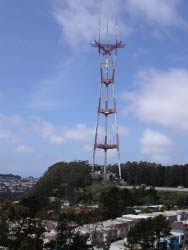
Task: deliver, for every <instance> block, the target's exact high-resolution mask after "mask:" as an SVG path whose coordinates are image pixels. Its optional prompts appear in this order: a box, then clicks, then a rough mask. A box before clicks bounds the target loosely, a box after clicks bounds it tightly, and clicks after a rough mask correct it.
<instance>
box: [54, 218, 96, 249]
mask: <svg viewBox="0 0 188 250" xmlns="http://www.w3.org/2000/svg"><path fill="white" fill-rule="evenodd" d="M76 227H77V226H76V225H75V224H71V222H70V221H68V220H66V219H65V218H64V215H60V218H59V222H58V227H57V232H58V234H57V239H56V245H55V250H61V249H63V250H80V249H82V250H91V249H93V248H92V246H89V245H88V244H87V240H88V238H89V235H81V234H80V232H79V230H78V229H77V228H76Z"/></svg>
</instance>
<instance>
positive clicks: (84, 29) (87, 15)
mask: <svg viewBox="0 0 188 250" xmlns="http://www.w3.org/2000/svg"><path fill="white" fill-rule="evenodd" d="M123 2H124V1H123V0H115V1H114V0H102V1H100V0H90V1H87V0H76V1H75V0H65V1H60V0H56V1H55V4H54V2H53V5H54V16H55V18H56V20H57V22H58V23H59V24H60V26H61V27H62V31H63V35H64V37H65V38H66V40H67V41H68V42H69V43H70V45H71V46H72V47H75V48H77V50H78V45H79V46H81V45H82V43H83V41H84V42H87V44H88V42H90V41H91V40H93V39H95V38H96V37H97V32H98V22H99V17H100V19H101V24H102V25H101V29H102V32H101V35H103V36H104V35H105V34H106V25H107V23H108V24H109V29H110V30H109V31H110V32H112V31H114V26H115V21H116V18H117V17H118V22H119V26H120V27H121V28H122V30H121V33H123V34H128V33H129V32H131V29H132V28H131V27H130V26H129V25H125V24H123V22H122V18H121V13H122V10H123V6H124V4H123ZM104 17H105V18H104ZM104 27H105V31H104ZM82 47H83V45H82Z"/></svg>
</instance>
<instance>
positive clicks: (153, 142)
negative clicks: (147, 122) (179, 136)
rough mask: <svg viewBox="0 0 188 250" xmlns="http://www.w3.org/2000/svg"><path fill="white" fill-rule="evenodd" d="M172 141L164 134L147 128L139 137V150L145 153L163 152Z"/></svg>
mask: <svg viewBox="0 0 188 250" xmlns="http://www.w3.org/2000/svg"><path fill="white" fill-rule="evenodd" d="M172 145H173V143H172V141H171V140H170V139H169V138H168V137H167V136H166V135H164V134H162V133H160V132H158V131H154V130H151V129H147V130H145V131H144V134H143V136H142V138H141V139H140V146H141V152H142V153H146V154H163V153H166V152H167V151H169V149H170V148H171V147H172Z"/></svg>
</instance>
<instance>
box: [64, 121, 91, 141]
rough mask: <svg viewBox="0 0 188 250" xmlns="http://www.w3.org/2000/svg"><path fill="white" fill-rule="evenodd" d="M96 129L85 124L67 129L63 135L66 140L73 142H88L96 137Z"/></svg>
mask: <svg viewBox="0 0 188 250" xmlns="http://www.w3.org/2000/svg"><path fill="white" fill-rule="evenodd" d="M94 131H95V130H94V129H93V128H89V127H87V126H86V125H85V124H76V125H75V126H74V127H72V128H68V129H65V130H64V132H63V134H64V136H65V138H67V139H71V140H88V139H90V138H91V136H93V135H94Z"/></svg>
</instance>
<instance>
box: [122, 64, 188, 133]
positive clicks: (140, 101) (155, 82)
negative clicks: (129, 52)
mask: <svg viewBox="0 0 188 250" xmlns="http://www.w3.org/2000/svg"><path fill="white" fill-rule="evenodd" d="M137 81H138V83H139V84H138V85H137V90H135V91H134V92H132V93H125V95H124V99H125V100H126V101H127V102H128V105H127V108H126V110H129V111H131V112H132V113H134V115H136V116H137V117H138V118H139V119H140V120H141V121H144V122H150V123H156V124H160V125H163V126H166V127H171V128H174V129H176V130H182V131H187V132H188V112H187V107H188V98H187V96H188V70H186V69H172V70H168V71H157V70H145V71H143V72H140V74H139V75H138V79H137Z"/></svg>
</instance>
